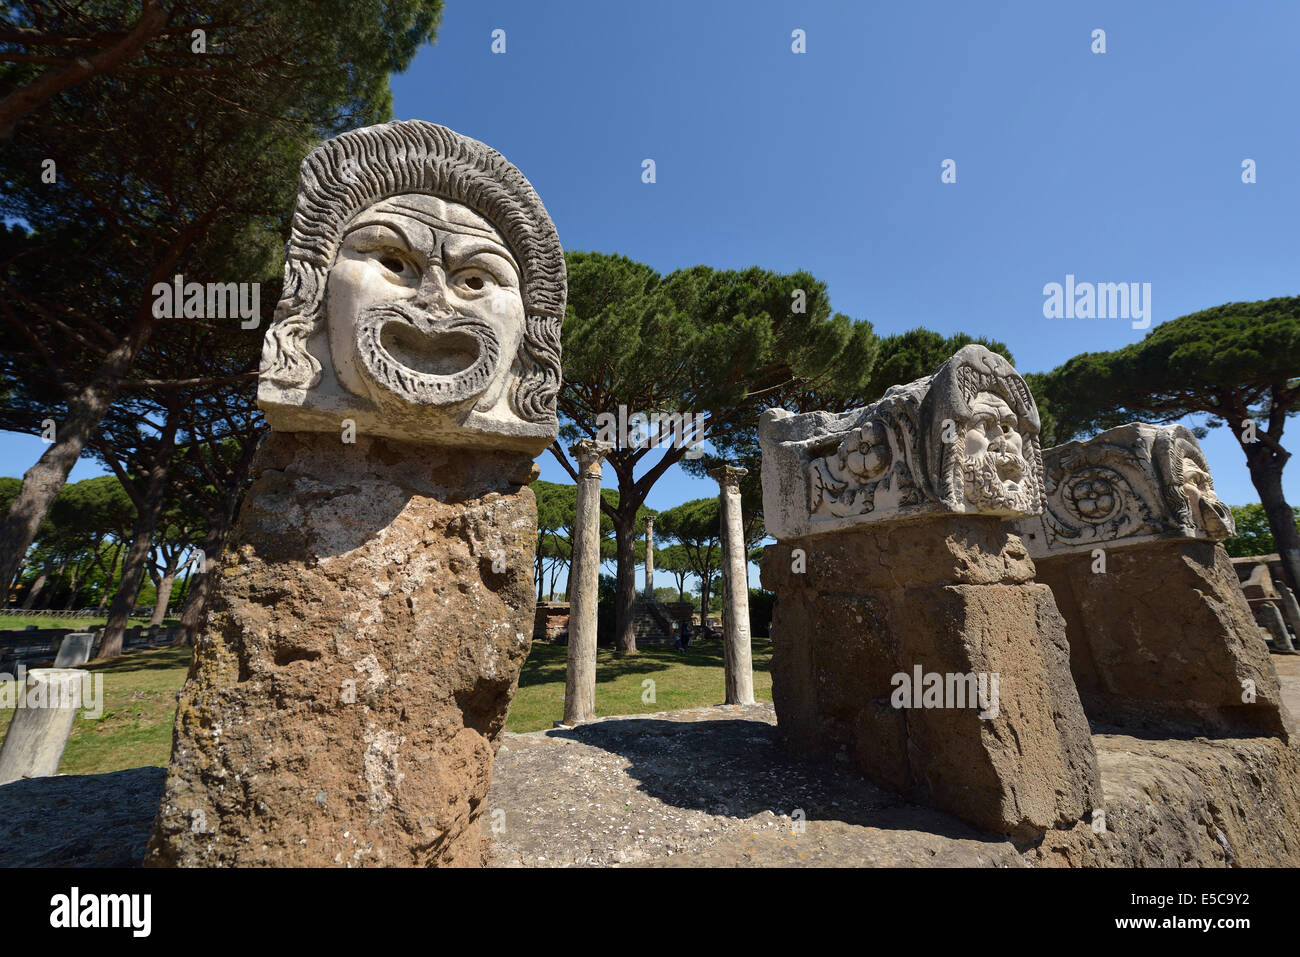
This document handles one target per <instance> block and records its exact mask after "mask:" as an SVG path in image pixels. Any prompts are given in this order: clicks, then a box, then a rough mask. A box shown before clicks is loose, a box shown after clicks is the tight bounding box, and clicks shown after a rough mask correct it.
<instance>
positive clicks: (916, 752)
mask: <svg viewBox="0 0 1300 957" xmlns="http://www.w3.org/2000/svg"><path fill="white" fill-rule="evenodd" d="M1033 574H1034V566H1033V563H1032V562H1031V561H1030V559H1029V557H1028V554H1027V553H1026V551H1025V549H1024V546H1023V544H1022V543H1021V542H1020V540H1019V538H1017V537H1016V536H1014V535H1010V534H1008V533H1007V532H1006V531H1005V528H1004V525H1003V523H1002V522H1001V521H1000V520H999V519H998V518H996V517H988V516H969V515H968V516H961V517H952V516H949V517H931V518H924V519H919V520H915V521H912V522H907V523H899V524H882V525H877V526H866V527H861V528H857V529H852V530H844V531H841V532H839V533H837V534H836V535H833V536H817V537H810V538H801V539H792V540H791V541H789V542H784V543H781V544H777V545H774V546H769V547H768V549H767V550H766V552H765V554H764V558H763V586H764V587H765V588H769V589H773V590H776V591H778V593H779V594H780V599H779V601H778V602H777V604H776V608H775V612H774V615H773V620H772V632H771V634H772V643H773V660H772V697H773V701H774V703H775V705H776V711H777V716H778V727H779V729H780V731H781V733H782V735H783V736H784V737H785V739H786V741H787V743H788V744H789V745H790V746H791V747H792V748H793V749H794V750H795V751H796V753H799V754H801V755H806V756H808V757H813V758H830V759H839V760H841V761H844V762H847V763H848V764H850V765H852V766H853V767H856V768H857V769H858V770H859V771H860V772H861V773H862V774H864V775H865V776H867V777H868V778H871V779H872V780H873V781H875V782H876V783H878V784H880V785H882V786H885V787H888V788H891V789H893V790H896V791H898V792H901V793H903V794H905V795H906V796H908V797H909V798H910V799H912V800H915V801H917V802H919V803H924V804H929V805H933V806H935V807H939V808H942V809H944V810H946V811H949V812H951V813H953V814H955V815H957V816H959V817H962V818H964V819H966V820H968V821H970V822H972V823H974V824H976V825H978V826H980V827H984V828H987V829H989V830H993V831H998V832H1001V833H1006V834H1011V835H1014V836H1016V837H1024V838H1030V837H1032V836H1034V835H1037V834H1041V833H1042V832H1043V831H1044V830H1046V829H1049V828H1052V827H1057V826H1070V825H1073V824H1074V823H1075V822H1077V821H1079V820H1080V819H1083V818H1085V816H1086V815H1087V814H1088V813H1089V812H1090V811H1091V810H1092V809H1093V808H1094V807H1096V806H1098V802H1099V801H1100V785H1099V778H1098V772H1097V761H1096V755H1095V753H1094V751H1093V746H1092V740H1091V738H1090V736H1089V729H1088V723H1087V720H1086V719H1085V717H1084V714H1083V709H1082V707H1081V705H1080V702H1079V698H1078V694H1077V692H1076V691H1075V689H1074V684H1073V680H1072V679H1071V676H1070V668H1069V660H1070V650H1069V646H1068V644H1067V643H1066V639H1065V625H1064V622H1063V620H1062V619H1061V616H1060V614H1059V613H1058V612H1057V610H1056V606H1055V603H1054V601H1053V599H1052V594H1051V592H1050V590H1049V589H1048V588H1047V587H1046V586H1045V585H1042V584H1038V583H1035V582H1034V581H1033V580H1032V579H1033ZM930 675H938V676H940V677H939V679H938V680H939V681H940V682H941V683H942V690H941V692H935V693H934V694H932V695H927V694H926V693H925V690H926V689H927V688H929V689H930V690H931V691H933V690H934V687H935V685H934V680H935V679H927V676H930ZM995 676H996V677H995ZM918 678H919V679H920V681H919V682H918V680H917V679H918ZM904 690H907V691H909V692H910V695H911V700H910V701H909V700H906V699H905V697H904V695H903V691H904ZM981 692H982V694H981ZM900 704H902V705H910V706H899V705H900ZM927 705H930V706H927ZM936 705H937V706H936Z"/></svg>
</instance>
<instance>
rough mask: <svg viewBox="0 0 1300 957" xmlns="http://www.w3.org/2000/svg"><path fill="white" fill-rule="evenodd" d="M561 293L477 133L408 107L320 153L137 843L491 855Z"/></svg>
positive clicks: (235, 858) (549, 432)
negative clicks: (493, 795)
mask: <svg viewBox="0 0 1300 957" xmlns="http://www.w3.org/2000/svg"><path fill="white" fill-rule="evenodd" d="M565 292H566V287H565V269H564V257H563V251H562V250H561V248H560V244H559V241H558V238H557V237H556V234H555V228H554V226H553V225H552V223H551V220H550V217H549V216H548V215H547V213H546V210H545V208H544V207H543V206H542V203H541V200H540V199H539V198H538V196H537V194H536V192H535V191H534V190H533V188H532V187H531V186H530V185H529V183H528V181H527V180H526V179H525V178H524V176H523V174H522V173H520V172H519V170H517V169H516V168H515V167H514V166H512V165H511V164H510V163H509V162H508V161H507V160H506V159H505V158H504V157H503V156H501V155H500V154H499V153H497V152H496V151H494V150H492V149H489V148H488V147H486V146H484V145H483V144H482V143H479V142H477V141H475V140H471V139H468V138H466V137H463V136H461V135H459V134H458V133H454V132H452V131H451V130H448V129H445V128H444V127H441V126H435V125H433V124H432V123H425V122H420V121H411V122H402V123H397V122H394V123H388V124H385V125H382V126H373V127H367V128H364V129H359V130H353V131H351V132H348V133H344V134H343V135H341V136H338V137H336V138H334V139H332V140H329V141H327V142H325V143H323V144H322V145H320V146H319V147H317V148H316V149H315V150H313V151H312V152H311V154H310V155H309V156H308V157H307V158H306V160H305V161H304V162H303V164H302V173H301V180H300V187H299V194H298V203H297V207H296V208H295V210H294V216H293V222H292V224H291V231H290V237H289V244H288V247H287V249H286V263H285V282H284V298H283V299H281V301H280V302H279V304H278V305H277V307H276V312H275V317H274V321H273V323H272V324H271V326H270V328H269V329H268V330H267V333H266V339H265V341H264V344H263V352H262V368H261V374H260V378H259V382H258V404H259V406H260V407H261V409H262V410H263V412H264V413H265V415H266V418H267V422H268V424H269V425H270V428H271V432H270V435H269V436H268V437H267V438H266V440H265V441H264V443H263V444H262V446H261V447H260V449H259V450H258V453H257V458H256V460H255V462H254V465H253V469H252V471H253V482H252V485H251V487H250V488H249V490H248V492H247V494H246V496H245V499H244V502H243V505H242V507H241V511H240V514H239V517H238V519H237V521H236V524H235V527H234V529H233V530H232V533H231V537H230V543H229V545H228V546H227V548H226V550H225V552H224V554H223V555H222V556H221V557H220V562H219V567H218V568H217V569H216V570H215V572H214V574H215V578H214V583H213V593H212V599H211V608H210V610H209V612H208V617H207V621H206V622H205V624H204V626H203V628H202V630H201V632H200V637H199V638H198V641H197V644H196V647H195V660H194V664H193V666H192V669H191V671H190V676H189V679H188V680H187V681H186V683H185V685H184V687H183V688H182V691H181V695H180V702H179V709H178V712H177V717H176V729H175V732H174V736H173V747H172V759H171V767H170V769H169V772H168V776H167V783H166V786H165V790H164V794H163V800H162V804H161V807H160V808H159V810H158V817H157V820H156V822H155V825H154V833H153V837H152V839H151V841H150V844H149V850H148V854H147V857H146V864H149V865H153V866H166V865H181V866H295V865H297V866H303V865H312V866H349V867H356V866H389V867H392V866H420V867H426V866H438V865H446V864H458V865H478V864H482V863H483V862H484V859H485V850H484V842H483V841H482V840H481V835H480V826H479V815H480V814H481V813H483V811H484V810H485V808H486V803H485V798H486V796H487V792H488V787H489V785H490V784H491V778H492V761H493V757H494V755H495V753H496V749H497V745H498V740H499V736H500V734H501V731H502V728H503V727H504V725H505V721H506V716H507V712H508V709H509V705H510V700H511V698H512V696H513V695H514V692H515V689H516V687H517V685H518V680H519V671H520V667H521V666H522V664H523V661H524V658H525V657H526V656H527V654H528V649H529V645H530V641H531V635H532V630H533V612H534V606H535V602H536V596H535V593H534V590H533V587H532V586H533V581H532V570H533V557H534V553H535V549H536V545H537V506H536V500H535V499H534V497H533V492H532V489H531V488H529V483H530V482H531V481H532V480H533V479H534V478H535V477H536V474H537V467H536V466H535V465H534V463H533V459H534V458H535V457H536V456H537V455H539V454H541V452H542V451H543V450H544V449H546V448H547V446H549V445H550V444H551V442H552V441H554V439H555V437H556V434H557V431H558V423H557V421H556V417H555V401H556V395H557V393H558V390H559V388H560V324H561V320H562V317H563V315H564V302H565Z"/></svg>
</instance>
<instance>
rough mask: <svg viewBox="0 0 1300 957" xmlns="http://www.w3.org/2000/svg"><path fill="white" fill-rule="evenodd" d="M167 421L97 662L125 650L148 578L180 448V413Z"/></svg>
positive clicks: (154, 458) (153, 462) (132, 531)
mask: <svg viewBox="0 0 1300 957" xmlns="http://www.w3.org/2000/svg"><path fill="white" fill-rule="evenodd" d="M167 420H168V421H167V424H166V426H165V427H164V428H163V432H162V435H161V436H160V437H159V442H158V448H157V451H156V452H155V453H154V456H153V461H152V462H151V463H150V466H149V471H148V473H147V476H148V478H147V484H146V487H145V493H144V495H143V496H142V498H141V500H140V501H139V502H137V503H136V510H137V515H136V520H135V526H134V527H133V528H132V529H131V534H132V539H131V547H130V548H129V549H127V553H126V558H125V559H124V560H123V562H122V579H121V581H120V582H118V586H117V594H115V595H114V596H113V603H112V605H110V606H109V609H108V623H107V624H106V625H105V626H104V639H103V641H101V642H100V645H99V654H98V655H97V656H96V658H95V660H96V661H104V660H105V659H108V658H116V657H117V656H118V655H120V654H121V653H122V636H123V632H125V631H126V625H127V622H128V621H130V619H131V612H132V610H133V609H134V608H135V600H136V598H137V597H138V596H139V594H140V579H141V578H143V577H144V574H145V568H146V565H147V564H148V561H149V551H150V549H151V548H152V547H153V536H154V532H155V531H156V530H157V528H158V519H159V518H160V517H161V515H162V510H163V499H164V495H165V493H166V491H167V466H168V465H169V464H170V463H171V459H172V456H173V455H174V454H175V451H176V445H175V440H176V429H177V424H178V420H179V416H177V415H175V414H169V415H168V417H167Z"/></svg>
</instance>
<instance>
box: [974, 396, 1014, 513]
mask: <svg viewBox="0 0 1300 957" xmlns="http://www.w3.org/2000/svg"><path fill="white" fill-rule="evenodd" d="M1019 428H1020V420H1019V418H1018V417H1017V416H1016V413H1015V412H1014V411H1013V410H1012V408H1011V406H1009V405H1008V404H1007V403H1006V401H1005V400H1004V399H1003V398H1002V397H1001V396H999V395H997V394H995V393H993V392H981V393H979V394H978V395H976V396H975V399H974V400H973V401H972V402H971V417H970V419H969V421H968V422H967V423H966V430H965V432H964V434H962V435H961V436H960V437H959V439H958V441H959V442H960V443H961V447H960V451H961V470H962V476H963V480H964V485H965V492H966V498H967V499H968V500H969V501H970V502H971V503H972V504H975V505H978V506H981V507H983V508H990V509H1010V510H1014V511H1030V510H1032V503H1031V502H1030V501H1029V485H1030V483H1029V482H1028V479H1029V476H1030V465H1029V462H1028V461H1026V459H1025V457H1024V439H1023V438H1022V437H1021V435H1020V431H1019Z"/></svg>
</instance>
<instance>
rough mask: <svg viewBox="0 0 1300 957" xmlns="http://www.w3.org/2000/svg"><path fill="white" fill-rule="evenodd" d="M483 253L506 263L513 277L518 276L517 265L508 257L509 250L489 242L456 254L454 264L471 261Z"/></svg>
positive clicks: (512, 258) (511, 257)
mask: <svg viewBox="0 0 1300 957" xmlns="http://www.w3.org/2000/svg"><path fill="white" fill-rule="evenodd" d="M483 253H487V254H488V255H489V256H496V257H497V258H498V259H504V260H505V261H506V262H507V263H509V264H510V265H511V266H512V267H513V268H514V270H515V275H516V276H518V275H519V273H520V269H519V264H518V263H516V262H515V259H514V257H513V256H511V255H510V250H508V249H506V248H505V247H504V246H502V245H500V244H498V243H493V242H490V241H489V242H483V243H478V244H476V245H474V246H471V247H470V248H469V249H468V250H466V251H465V252H460V253H457V254H456V262H457V264H461V263H464V262H466V261H468V260H470V259H473V258H474V257H475V256H479V255H482V254H483Z"/></svg>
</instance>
